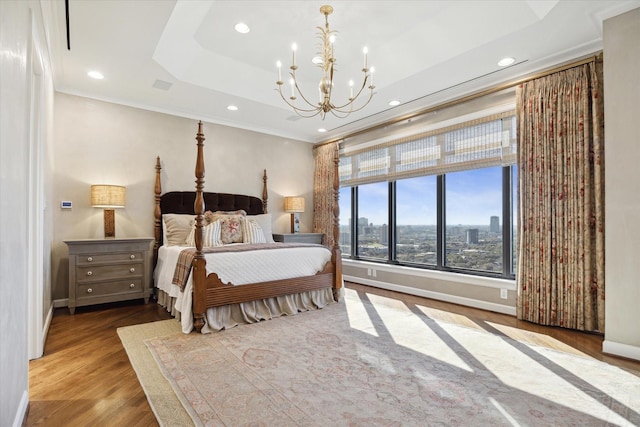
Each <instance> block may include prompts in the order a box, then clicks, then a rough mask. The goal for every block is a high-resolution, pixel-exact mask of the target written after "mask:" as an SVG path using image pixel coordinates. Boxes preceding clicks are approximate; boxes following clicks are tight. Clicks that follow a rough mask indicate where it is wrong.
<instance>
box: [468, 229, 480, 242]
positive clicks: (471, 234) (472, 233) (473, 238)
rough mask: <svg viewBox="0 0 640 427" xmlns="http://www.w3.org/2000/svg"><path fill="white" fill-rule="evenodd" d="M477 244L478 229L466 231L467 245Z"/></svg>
mask: <svg viewBox="0 0 640 427" xmlns="http://www.w3.org/2000/svg"><path fill="white" fill-rule="evenodd" d="M477 244H478V229H477V228H469V229H467V245H477Z"/></svg>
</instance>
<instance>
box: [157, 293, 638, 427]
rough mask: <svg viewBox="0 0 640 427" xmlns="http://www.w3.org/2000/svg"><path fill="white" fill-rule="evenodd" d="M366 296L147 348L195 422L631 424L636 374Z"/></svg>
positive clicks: (356, 295) (167, 339)
mask: <svg viewBox="0 0 640 427" xmlns="http://www.w3.org/2000/svg"><path fill="white" fill-rule="evenodd" d="M369 298H371V300H374V298H376V299H380V300H382V299H381V298H379V297H374V296H369V295H367V294H360V293H357V292H355V291H353V290H348V289H347V290H346V298H345V302H344V303H340V304H333V305H331V306H328V307H325V308H324V309H322V310H318V311H312V312H305V313H301V314H299V315H297V316H292V317H281V318H278V319H274V320H270V321H265V322H261V323H258V324H253V325H244V326H238V327H236V328H232V329H230V330H227V331H223V332H220V333H215V334H210V335H199V334H195V333H192V334H189V335H183V334H180V333H178V334H172V335H168V336H164V337H159V338H154V339H150V340H147V341H146V345H147V347H148V348H149V350H150V351H151V353H152V354H153V355H154V357H155V359H156V361H157V363H158V366H159V367H160V369H161V371H162V372H163V373H164V376H165V377H166V378H167V379H168V381H169V382H170V384H171V386H172V388H173V390H174V391H175V393H176V396H177V397H178V398H179V399H180V401H181V402H182V403H183V405H184V407H185V409H186V410H187V413H188V414H189V415H190V416H191V418H192V419H193V422H194V423H195V424H196V425H211V426H276V425H277V426H425V425H429V426H436V425H443V426H487V425H492V426H514V425H517V426H526V425H529V426H545V425H548V426H559V425H561V426H569V425H573V426H605V425H621V426H632V425H640V378H639V374H638V373H632V372H627V371H625V370H623V369H620V368H617V367H614V366H611V365H608V364H606V363H603V362H600V361H597V360H594V359H591V358H588V357H586V356H584V355H580V354H576V352H575V350H574V351H573V352H572V353H569V352H563V351H557V350H552V349H549V348H546V347H542V346H538V345H535V344H532V343H531V342H532V340H533V341H535V335H537V334H532V333H526V334H529V335H531V339H527V340H526V341H529V342H525V341H523V340H514V339H512V338H510V337H508V336H507V335H508V333H503V332H501V331H500V330H499V329H498V326H491V325H489V324H488V323H487V324H483V325H482V328H484V329H480V328H479V327H478V325H474V327H466V326H460V325H454V324H450V323H446V322H441V321H436V320H434V319H432V318H430V317H429V316H427V315H426V314H425V311H424V310H422V309H421V308H420V307H419V306H413V305H404V304H400V303H393V304H391V303H385V302H379V301H374V303H372V301H371V300H369ZM499 328H504V327H499ZM487 330H490V331H491V332H488V331H487Z"/></svg>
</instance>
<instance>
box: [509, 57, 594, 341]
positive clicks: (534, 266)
mask: <svg viewBox="0 0 640 427" xmlns="http://www.w3.org/2000/svg"><path fill="white" fill-rule="evenodd" d="M602 83H603V79H602V62H601V60H597V61H593V62H591V63H587V64H584V65H581V66H578V67H575V68H571V69H568V70H565V71H562V72H558V73H555V74H552V75H549V76H546V77H542V78H539V79H536V80H532V81H529V82H527V83H524V84H522V85H520V86H519V87H518V88H517V91H516V111H517V132H518V167H519V183H518V184H519V185H518V200H519V209H518V211H519V212H518V214H519V221H518V223H519V230H518V234H519V236H518V241H519V243H518V266H517V283H518V305H517V315H518V318H519V319H523V320H527V321H530V322H534V323H539V324H543V325H553V326H561V327H565V328H571V329H578V330H585V331H596V332H604V321H605V319H604V311H605V307H604V298H605V283H604V263H605V260H604V104H603V92H602Z"/></svg>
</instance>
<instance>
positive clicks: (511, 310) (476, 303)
mask: <svg viewBox="0 0 640 427" xmlns="http://www.w3.org/2000/svg"><path fill="white" fill-rule="evenodd" d="M343 277H344V280H345V281H348V282H354V283H361V284H363V285H369V286H373V287H376V288H382V289H387V290H390V291H397V292H403V293H405V294H409V295H416V296H419V297H425V298H431V299H434V300H438V301H445V302H451V303H454V304H460V305H464V306H467V307H473V308H480V309H482V310H488V311H494V312H496V313H502V314H509V315H511V316H515V315H516V308H515V307H512V306H509V305H503V304H496V303H492V302H486V301H480V300H475V299H472V298H465V297H460V296H457V295H449V294H443V293H441V292H433V291H426V290H424V289H418V288H414V287H411V286H403V285H396V284H394V283H387V282H380V281H378V280H371V279H364V278H362V277H355V276H347V275H345V276H343Z"/></svg>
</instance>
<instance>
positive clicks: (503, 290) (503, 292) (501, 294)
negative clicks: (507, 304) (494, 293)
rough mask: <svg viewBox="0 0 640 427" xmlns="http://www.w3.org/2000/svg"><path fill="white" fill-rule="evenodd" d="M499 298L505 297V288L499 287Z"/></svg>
mask: <svg viewBox="0 0 640 427" xmlns="http://www.w3.org/2000/svg"><path fill="white" fill-rule="evenodd" d="M500 298H502V299H507V290H506V289H504V288H502V289H500Z"/></svg>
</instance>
